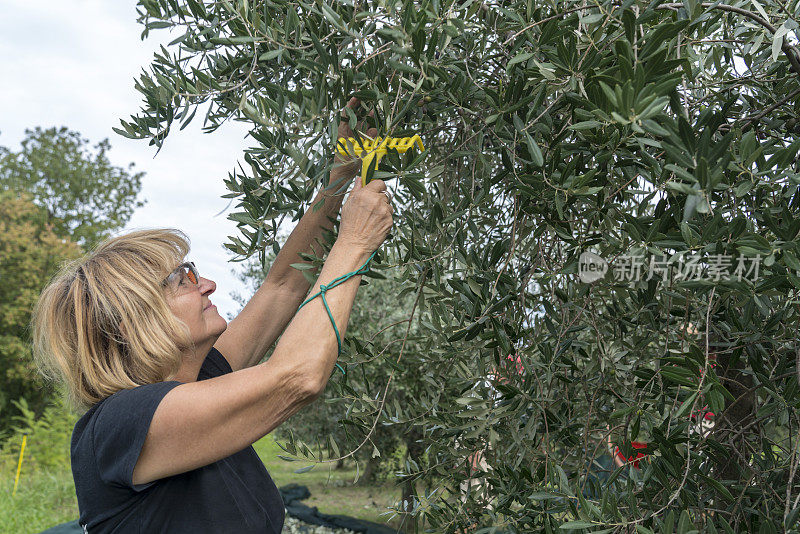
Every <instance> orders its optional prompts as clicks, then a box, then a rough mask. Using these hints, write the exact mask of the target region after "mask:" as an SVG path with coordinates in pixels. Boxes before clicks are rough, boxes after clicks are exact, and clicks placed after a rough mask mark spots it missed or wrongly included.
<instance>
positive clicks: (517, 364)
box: [492, 354, 525, 384]
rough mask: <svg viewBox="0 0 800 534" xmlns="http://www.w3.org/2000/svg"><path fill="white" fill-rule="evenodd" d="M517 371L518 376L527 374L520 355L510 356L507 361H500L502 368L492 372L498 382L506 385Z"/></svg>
mask: <svg viewBox="0 0 800 534" xmlns="http://www.w3.org/2000/svg"><path fill="white" fill-rule="evenodd" d="M513 371H516V374H518V375H522V374H524V373H525V366H524V365H523V364H522V358H521V357H520V355H519V354H509V355H508V356H506V359H505V360H500V368H499V369H494V370H493V371H492V376H493V377H494V380H497V382H499V383H501V384H504V383H506V382H508V379H509V377H510V376H511V375H512V374H513Z"/></svg>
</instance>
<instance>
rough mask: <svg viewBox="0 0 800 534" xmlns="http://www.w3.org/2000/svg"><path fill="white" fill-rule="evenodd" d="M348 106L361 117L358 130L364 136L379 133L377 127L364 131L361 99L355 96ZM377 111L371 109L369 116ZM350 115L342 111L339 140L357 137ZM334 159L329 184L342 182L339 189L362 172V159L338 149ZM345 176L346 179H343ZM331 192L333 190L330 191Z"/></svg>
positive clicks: (373, 135) (364, 122)
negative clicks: (347, 154) (360, 109)
mask: <svg viewBox="0 0 800 534" xmlns="http://www.w3.org/2000/svg"><path fill="white" fill-rule="evenodd" d="M347 107H348V108H350V109H352V110H353V112H354V113H355V114H356V117H358V118H360V119H361V120H359V122H358V123H357V124H356V130H357V131H358V132H359V134H361V135H362V136H366V137H371V138H373V139H374V138H375V137H376V136H377V135H378V130H377V129H375V128H369V129H368V130H366V131H364V127H365V126H366V118H361V117H359V115H358V109H359V107H361V101H360V100H359V99H358V98H356V97H353V98H351V99H350V101H349V102H348V103H347ZM374 114H375V112H374V111H370V112H369V115H367V116H368V117H372V116H374ZM349 121H350V116H349V115H348V114H347V112H346V111H344V110H343V111H342V115H341V120H340V121H339V131H338V132H337V134H336V139H337V141H338V140H339V138H341V137H345V138H347V137H355V135H354V133H353V130H352V129H351V128H350V123H349ZM333 161H334V168H333V169H332V170H331V178H330V182H329V185H333V184H335V183H336V182H340V183H339V184H338V185H337V186H335V187H336V188H337V189H338V188H340V187H341V186H342V185H344V184H345V183H349V180H350V178H352V177H353V176H355V175H357V174H359V173H360V172H361V160H360V159H359V158H355V157H349V156H342V155H341V154H339V152H338V151H335V152H334V156H333ZM342 178H344V180H342ZM330 193H331V194H332V193H333V191H331V192H330Z"/></svg>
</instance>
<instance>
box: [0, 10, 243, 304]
mask: <svg viewBox="0 0 800 534" xmlns="http://www.w3.org/2000/svg"><path fill="white" fill-rule="evenodd" d="M135 6H136V2H135V0H102V1H101V0H74V1H55V0H0V145H2V146H6V147H9V148H10V149H12V150H18V149H19V142H20V141H21V140H22V139H23V137H24V135H25V129H26V128H33V127H35V126H41V127H43V128H47V127H50V126H67V127H68V128H70V129H72V130H77V131H78V132H80V133H81V134H82V135H83V137H85V138H88V139H89V141H90V142H91V143H92V144H94V143H97V142H98V141H100V140H102V139H104V138H109V140H110V142H111V146H112V149H111V151H110V153H109V158H110V159H111V162H112V163H113V164H115V165H117V166H124V167H127V165H128V163H130V162H134V163H135V164H136V167H135V169H137V170H140V171H145V172H146V175H145V177H144V179H143V181H142V192H141V195H140V198H141V199H144V200H145V201H146V202H147V204H146V205H145V206H144V207H143V208H140V209H139V210H138V211H137V212H136V213H135V214H134V216H133V218H132V219H131V221H130V223H129V224H128V226H127V229H134V228H153V227H173V228H179V229H181V230H183V231H184V232H185V233H186V234H187V235H188V236H189V238H190V239H191V242H192V251H191V253H190V259H191V260H193V261H194V262H195V264H196V265H197V268H198V270H199V271H200V274H201V275H202V276H204V277H206V278H211V279H213V280H214V281H215V282H216V283H217V291H216V293H215V294H214V295H212V296H211V300H212V302H213V303H214V304H216V305H217V308H218V310H219V312H220V314H221V315H222V316H223V317H226V318H228V317H229V316H230V314H233V313H235V312H237V311H238V305H237V304H236V303H235V302H234V300H233V299H232V298H231V292H233V291H238V292H240V293H242V292H245V291H246V290H245V288H244V286H243V284H241V283H240V282H238V281H237V280H236V278H235V276H234V275H233V273H232V269H234V268H239V265H240V264H232V263H229V262H228V260H229V259H230V257H231V255H230V254H229V253H228V252H227V251H226V250H225V249H223V247H222V245H223V243H225V241H226V239H227V236H228V235H237V229H236V225H235V224H234V223H233V222H232V221H229V220H228V219H227V214H228V213H230V212H231V211H232V208H233V207H234V204H230V206H229V202H230V201H229V200H228V199H223V198H221V195H223V194H225V193H226V192H227V191H226V189H225V186H224V184H223V179H224V178H226V177H227V175H228V172H229V171H231V170H232V169H233V168H234V167H235V165H236V162H237V159H239V158H241V155H242V152H243V149H244V148H245V147H246V146H247V144H248V143H247V140H246V139H245V135H246V133H247V130H246V128H245V127H244V125H243V124H242V123H234V122H231V123H229V124H226V125H225V126H223V127H222V128H220V129H219V130H217V131H216V132H214V133H213V134H203V133H202V132H201V131H200V125H201V124H202V118H201V117H200V116H199V114H198V116H197V117H195V120H194V121H193V123H192V124H191V125H190V126H189V127H187V128H186V129H185V130H183V131H178V130H177V129H174V130H173V132H172V133H171V134H170V137H169V138H168V139H167V141H166V143H165V145H164V148H163V149H162V150H161V152H160V153H159V154H158V155H157V156H155V153H156V151H155V148H154V147H151V146H149V145H148V144H147V143H148V142H147V141H134V140H130V139H126V138H124V137H121V136H119V135H117V134H116V133H114V132H113V131H112V130H111V128H112V127H113V126H119V119H121V118H124V119H127V118H128V117H129V115H131V114H134V113H136V112H137V111H138V109H139V106H140V102H141V99H140V95H139V93H137V92H136V91H135V90H134V78H137V77H138V76H139V74H140V73H141V72H142V69H145V68H147V65H148V64H149V62H150V60H151V58H152V57H153V52H154V51H155V50H157V49H158V46H159V44H160V43H164V44H166V43H168V42H169V41H170V40H171V38H170V37H169V36H168V34H167V33H164V31H163V30H162V31H161V32H155V33H151V36H150V37H149V38H148V39H147V40H145V41H142V40H141V39H140V35H141V31H142V26H141V25H139V24H138V23H137V22H136V9H135ZM154 156H155V157H154ZM220 212H223V213H222V214H219V215H218V213H220Z"/></svg>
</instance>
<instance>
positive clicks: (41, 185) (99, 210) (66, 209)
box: [0, 127, 144, 249]
mask: <svg viewBox="0 0 800 534" xmlns="http://www.w3.org/2000/svg"><path fill="white" fill-rule="evenodd" d="M88 143H89V141H88V140H87V139H84V138H82V137H81V135H80V134H79V133H78V132H75V131H71V130H68V129H67V128H64V127H61V128H47V129H42V128H39V127H36V128H35V129H33V130H25V139H23V140H22V143H21V148H20V150H19V151H18V152H14V151H12V150H9V149H8V148H5V147H0V188H2V189H6V190H15V191H27V192H28V193H30V194H31V195H32V196H33V201H34V202H35V203H36V204H37V205H39V206H42V207H43V208H45V209H46V210H47V216H48V217H47V222H48V223H49V224H51V225H52V226H53V231H55V232H56V234H57V235H59V236H62V237H67V238H69V239H71V240H72V241H74V242H76V243H78V244H79V245H81V246H82V247H84V248H85V249H87V248H89V247H91V246H92V245H93V244H95V243H97V242H98V241H100V240H102V239H103V238H104V237H106V236H108V235H109V234H110V232H112V231H114V230H118V229H120V228H122V227H123V226H125V223H127V222H128V220H130V218H131V215H132V214H133V210H134V209H136V208H138V207H141V206H143V205H144V202H143V201H137V200H136V196H137V195H138V194H139V191H140V190H141V187H142V186H141V180H142V176H144V173H143V172H133V171H132V169H133V163H131V164H130V165H129V166H128V168H127V169H124V168H122V167H117V166H114V165H112V164H111V162H110V161H109V159H108V156H107V155H106V153H107V152H108V150H109V149H110V148H111V145H110V144H109V142H108V139H104V140H102V141H100V142H99V143H97V144H96V145H95V146H94V150H93V151H92V150H90V149H89V145H88Z"/></svg>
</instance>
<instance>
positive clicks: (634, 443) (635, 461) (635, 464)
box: [614, 441, 647, 469]
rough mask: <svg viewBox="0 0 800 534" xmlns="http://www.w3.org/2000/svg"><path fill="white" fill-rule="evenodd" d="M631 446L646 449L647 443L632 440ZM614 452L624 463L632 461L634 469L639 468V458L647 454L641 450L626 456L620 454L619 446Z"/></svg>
mask: <svg viewBox="0 0 800 534" xmlns="http://www.w3.org/2000/svg"><path fill="white" fill-rule="evenodd" d="M631 447H633V448H634V449H646V448H647V443H642V442H641V441H632V442H631ZM614 453H615V454H616V455H617V456H618V457H619V458H620V460H622V461H623V462H625V463H629V462H633V467H635V468H636V469H639V458H643V457H644V456H647V455H646V454H644V453H643V452H637V453H636V455H635V456H631V457H630V458H626V457H625V455H624V454H622V451H621V450H619V447H617V448H616V450H615V451H614Z"/></svg>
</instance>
